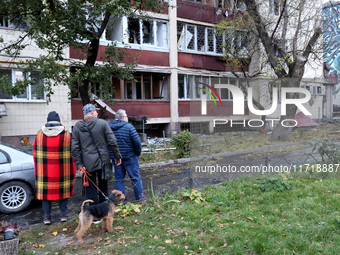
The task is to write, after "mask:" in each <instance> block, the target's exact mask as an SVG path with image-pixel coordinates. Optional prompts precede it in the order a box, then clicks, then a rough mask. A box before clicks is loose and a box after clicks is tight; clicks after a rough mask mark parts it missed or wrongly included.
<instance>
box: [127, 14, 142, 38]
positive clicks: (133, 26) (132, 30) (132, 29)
mask: <svg viewBox="0 0 340 255" xmlns="http://www.w3.org/2000/svg"><path fill="white" fill-rule="evenodd" d="M128 33H129V43H134V44H140V31H139V19H133V18H130V19H129V21H128Z"/></svg>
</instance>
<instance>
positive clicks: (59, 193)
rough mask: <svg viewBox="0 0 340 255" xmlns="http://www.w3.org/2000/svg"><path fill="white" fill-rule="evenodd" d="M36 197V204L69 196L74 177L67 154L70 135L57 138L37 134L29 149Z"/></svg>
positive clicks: (66, 134)
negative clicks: (31, 154)
mask: <svg viewBox="0 0 340 255" xmlns="http://www.w3.org/2000/svg"><path fill="white" fill-rule="evenodd" d="M33 157H34V172H35V185H36V196H37V199H39V200H60V199H65V198H69V197H70V196H72V195H73V186H74V180H75V174H76V167H75V165H74V162H73V159H72V154H71V134H70V133H69V132H68V131H67V130H66V129H65V130H64V131H62V133H60V134H59V135H58V136H46V135H45V134H44V133H43V132H42V131H41V130H40V131H39V132H38V134H37V137H36V139H35V142H34V146H33Z"/></svg>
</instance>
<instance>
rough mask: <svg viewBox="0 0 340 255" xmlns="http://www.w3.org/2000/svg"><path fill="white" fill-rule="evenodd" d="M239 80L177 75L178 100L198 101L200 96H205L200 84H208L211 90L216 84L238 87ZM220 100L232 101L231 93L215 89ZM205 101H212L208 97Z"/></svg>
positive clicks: (222, 89)
mask: <svg viewBox="0 0 340 255" xmlns="http://www.w3.org/2000/svg"><path fill="white" fill-rule="evenodd" d="M240 82H241V81H240V79H236V78H229V77H216V76H201V75H187V74H179V75H178V99H184V100H188V99H200V98H201V96H202V94H205V92H204V91H203V90H201V89H200V88H203V87H204V86H202V85H201V83H204V84H208V85H210V86H212V87H213V88H215V87H216V85H217V84H230V85H235V86H237V87H239V83H240ZM215 89H216V92H217V93H218V94H219V96H220V97H221V99H232V98H233V97H232V93H230V91H229V90H228V89H225V88H215ZM207 100H212V99H211V98H210V97H209V96H208V97H207Z"/></svg>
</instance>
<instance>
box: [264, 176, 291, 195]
mask: <svg viewBox="0 0 340 255" xmlns="http://www.w3.org/2000/svg"><path fill="white" fill-rule="evenodd" d="M258 187H259V189H260V190H261V191H262V192H268V191H279V192H283V191H285V190H289V189H290V188H291V186H290V184H289V182H288V180H284V179H280V178H264V179H260V180H259V181H258Z"/></svg>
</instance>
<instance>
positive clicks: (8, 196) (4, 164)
mask: <svg viewBox="0 0 340 255" xmlns="http://www.w3.org/2000/svg"><path fill="white" fill-rule="evenodd" d="M34 194H35V179H34V160H33V155H32V154H30V153H28V152H25V151H23V150H20V149H18V148H15V147H12V146H10V145H4V144H0V211H1V212H3V213H5V214H11V213H16V212H20V211H22V210H24V209H25V208H26V207H27V206H28V205H29V204H30V203H31V201H32V199H33V197H34Z"/></svg>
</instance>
